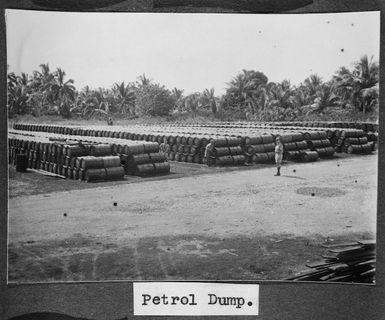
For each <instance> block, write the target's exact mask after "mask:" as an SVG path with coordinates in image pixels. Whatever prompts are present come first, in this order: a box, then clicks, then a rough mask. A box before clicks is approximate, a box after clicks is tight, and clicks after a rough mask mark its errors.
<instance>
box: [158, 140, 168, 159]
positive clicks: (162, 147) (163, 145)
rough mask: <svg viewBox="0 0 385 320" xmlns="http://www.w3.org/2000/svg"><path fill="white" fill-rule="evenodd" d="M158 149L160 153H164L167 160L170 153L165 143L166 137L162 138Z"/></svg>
mask: <svg viewBox="0 0 385 320" xmlns="http://www.w3.org/2000/svg"><path fill="white" fill-rule="evenodd" d="M159 148H160V151H161V152H162V153H164V155H165V156H166V158H168V154H169V153H170V145H169V144H168V143H167V138H166V137H164V138H163V142H162V143H161V144H160V146H159Z"/></svg>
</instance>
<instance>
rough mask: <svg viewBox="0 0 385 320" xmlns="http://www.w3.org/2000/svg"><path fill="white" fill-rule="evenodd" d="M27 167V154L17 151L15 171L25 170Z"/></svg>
mask: <svg viewBox="0 0 385 320" xmlns="http://www.w3.org/2000/svg"><path fill="white" fill-rule="evenodd" d="M27 167H28V156H27V154H25V153H19V154H17V155H16V171H17V172H26V171H27Z"/></svg>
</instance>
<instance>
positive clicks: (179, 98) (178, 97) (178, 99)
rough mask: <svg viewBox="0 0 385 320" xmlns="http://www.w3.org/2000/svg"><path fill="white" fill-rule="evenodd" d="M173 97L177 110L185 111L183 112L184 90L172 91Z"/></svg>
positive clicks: (176, 89)
mask: <svg viewBox="0 0 385 320" xmlns="http://www.w3.org/2000/svg"><path fill="white" fill-rule="evenodd" d="M171 96H172V97H173V99H174V101H175V109H176V110H178V111H183V110H182V109H183V106H184V97H183V90H181V89H178V88H173V89H172V90H171Z"/></svg>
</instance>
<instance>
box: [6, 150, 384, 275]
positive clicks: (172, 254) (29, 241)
mask: <svg viewBox="0 0 385 320" xmlns="http://www.w3.org/2000/svg"><path fill="white" fill-rule="evenodd" d="M171 168H172V173H171V174H170V175H166V176H161V177H153V178H139V177H128V178H127V180H125V181H120V182H108V183H97V184H87V183H82V182H78V181H71V180H68V181H67V180H65V181H63V180H60V179H55V178H50V177H44V176H41V175H38V174H36V173H25V174H20V173H16V172H14V170H13V169H11V170H10V173H9V175H10V189H9V194H10V200H9V281H11V282H41V281H43V282H45V281H79V280H81V281H90V280H118V279H146V280H148V279H158V280H159V279H194V280H197V279H268V280H281V279H285V278H287V277H290V276H293V275H294V274H297V273H298V272H300V271H303V270H306V267H305V264H306V263H307V262H310V261H315V260H319V259H320V256H321V255H322V254H324V253H325V249H324V248H322V246H321V245H322V244H324V243H325V242H327V243H330V242H338V241H350V240H358V239H373V238H374V237H375V229H376V196H377V187H376V186H377V155H376V154H374V155H369V156H350V155H349V156H346V155H344V156H343V157H340V158H335V159H332V160H322V161H318V162H315V163H289V164H286V165H285V167H284V168H283V170H282V176H281V177H274V176H273V174H274V167H273V166H269V165H264V166H258V167H245V168H205V167H204V166H201V165H196V164H180V163H172V166H171ZM58 190H60V191H58Z"/></svg>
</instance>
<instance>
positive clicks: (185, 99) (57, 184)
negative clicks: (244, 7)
mask: <svg viewBox="0 0 385 320" xmlns="http://www.w3.org/2000/svg"><path fill="white" fill-rule="evenodd" d="M5 18H6V38H7V111H8V283H11V284H20V283H52V282H74V281H75V282H85V281H111V280H131V281H141V280H173V281H174V280H175V281H177V280H210V281H211V280H212V281H216V280H229V281H230V280H231V281H235V280H242V281H245V280H247V281H249V280H275V281H277V280H278V281H293V282H294V281H316V282H346V283H357V284H375V264H376V242H375V240H376V223H377V179H378V129H379V123H378V114H379V61H380V12H379V11H367V12H350V13H323V14H247V15H244V14H220V13H210V14H207V13H205V14H204V13H150V12H147V13H101V12H98V13H90V12H88V13H80V12H77V13H74V12H44V11H27V10H12V9H8V10H6V12H5Z"/></svg>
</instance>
